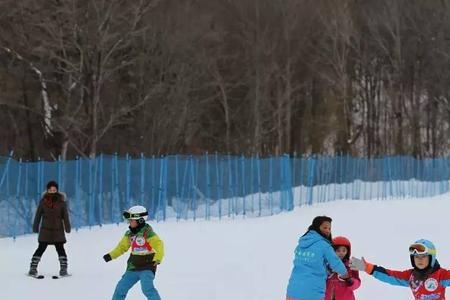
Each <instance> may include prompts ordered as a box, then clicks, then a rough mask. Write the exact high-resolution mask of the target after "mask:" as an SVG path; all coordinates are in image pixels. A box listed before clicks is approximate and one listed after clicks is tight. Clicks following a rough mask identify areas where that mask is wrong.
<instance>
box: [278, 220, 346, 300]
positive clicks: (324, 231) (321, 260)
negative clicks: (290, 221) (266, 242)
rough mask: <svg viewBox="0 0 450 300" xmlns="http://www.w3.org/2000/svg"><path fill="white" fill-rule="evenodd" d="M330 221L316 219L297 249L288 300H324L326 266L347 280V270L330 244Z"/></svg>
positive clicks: (301, 238)
mask: <svg viewBox="0 0 450 300" xmlns="http://www.w3.org/2000/svg"><path fill="white" fill-rule="evenodd" d="M331 221H332V220H331V218H330V217H327V216H318V217H315V218H314V220H313V222H312V224H311V225H310V226H309V228H308V231H307V232H306V233H305V234H304V235H303V236H301V237H300V239H299V241H298V245H297V247H296V248H295V253H294V254H295V256H294V267H293V269H292V273H291V277H290V278H289V284H288V287H287V293H286V300H323V298H324V297H325V287H326V280H327V267H328V268H330V269H331V270H332V271H334V272H336V273H338V274H339V276H341V278H342V279H343V280H345V279H346V278H347V277H348V275H347V269H346V268H345V265H344V264H343V263H342V261H341V260H340V259H339V257H338V256H337V255H336V253H335V252H334V249H333V246H332V244H331Z"/></svg>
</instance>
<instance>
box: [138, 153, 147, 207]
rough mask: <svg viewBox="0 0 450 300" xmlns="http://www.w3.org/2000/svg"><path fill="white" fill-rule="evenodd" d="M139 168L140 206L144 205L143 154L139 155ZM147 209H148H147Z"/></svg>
mask: <svg viewBox="0 0 450 300" xmlns="http://www.w3.org/2000/svg"><path fill="white" fill-rule="evenodd" d="M140 167H141V172H140V174H141V182H140V183H141V184H140V186H141V196H140V198H141V199H139V203H140V205H145V200H144V199H145V160H144V153H141V159H140ZM147 209H148V208H147Z"/></svg>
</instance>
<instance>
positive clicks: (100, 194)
mask: <svg viewBox="0 0 450 300" xmlns="http://www.w3.org/2000/svg"><path fill="white" fill-rule="evenodd" d="M99 164H100V167H99V178H98V179H99V181H98V193H97V199H98V223H99V225H100V226H102V224H103V154H100V163H99Z"/></svg>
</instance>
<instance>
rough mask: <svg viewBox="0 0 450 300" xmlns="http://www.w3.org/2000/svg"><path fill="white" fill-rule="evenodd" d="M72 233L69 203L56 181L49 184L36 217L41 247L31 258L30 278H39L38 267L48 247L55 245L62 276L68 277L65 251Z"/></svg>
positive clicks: (36, 227) (35, 222) (34, 226)
mask: <svg viewBox="0 0 450 300" xmlns="http://www.w3.org/2000/svg"><path fill="white" fill-rule="evenodd" d="M64 230H65V232H67V233H70V220H69V213H68V210H67V203H66V199H65V196H64V194H63V193H60V192H59V191H58V184H57V183H56V182H55V181H50V182H49V183H47V191H46V192H45V193H44V194H43V196H42V199H41V201H40V202H39V206H38V208H37V210H36V215H35V217H34V223H33V232H35V233H39V238H38V242H39V246H38V248H37V250H36V251H35V252H34V254H33V257H32V258H31V264H30V271H29V272H28V274H29V275H30V276H37V274H38V272H37V266H38V264H39V261H40V260H41V256H42V254H43V253H44V251H45V249H47V246H48V245H55V248H56V252H58V257H59V263H60V266H61V269H60V271H59V275H60V276H67V275H68V274H67V255H66V251H65V250H64V243H65V242H66V236H65V234H64Z"/></svg>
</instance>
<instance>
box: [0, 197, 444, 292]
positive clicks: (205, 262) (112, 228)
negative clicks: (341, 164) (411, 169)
mask: <svg viewBox="0 0 450 300" xmlns="http://www.w3.org/2000/svg"><path fill="white" fill-rule="evenodd" d="M449 198H450V195H449V194H446V195H442V196H438V197H434V198H427V199H398V200H390V201H337V202H330V203H323V204H318V205H314V206H307V207H297V208H296V209H295V210H294V211H292V212H289V213H283V214H279V215H275V216H270V217H261V218H246V219H244V218H242V217H241V216H238V217H235V218H234V219H222V220H211V221H195V222H194V221H179V222H177V221H175V220H169V221H167V222H161V223H153V224H152V223H151V225H152V226H153V227H154V230H155V231H156V232H157V233H158V234H159V235H160V237H161V238H162V239H163V240H164V242H165V247H166V257H165V260H164V261H163V263H162V265H161V266H160V268H159V270H158V272H157V276H156V280H155V284H156V287H157V289H158V290H159V292H160V294H161V297H162V299H163V300H177V299H185V300H275V299H279V300H281V299H284V297H285V289H286V285H287V281H288V278H289V275H290V271H291V267H292V259H293V251H294V248H295V246H296V244H297V240H298V237H299V236H300V235H302V234H303V233H304V232H305V230H306V228H307V226H308V225H309V224H310V222H311V220H312V218H313V217H314V216H316V215H323V214H325V215H329V216H331V217H332V218H333V228H332V232H333V235H334V236H337V235H345V236H347V237H348V238H350V240H351V242H352V244H353V245H352V246H353V254H354V255H355V256H361V255H362V256H364V257H365V258H366V259H367V260H368V261H370V262H373V263H376V264H380V265H382V266H384V267H389V268H398V269H406V268H409V267H410V262H409V257H408V251H407V249H408V245H409V244H410V243H411V242H413V241H414V240H416V239H418V238H427V239H430V240H431V241H433V242H434V243H435V245H436V247H437V252H438V253H437V258H438V260H439V262H440V263H441V266H443V267H448V268H450V234H449V233H448V229H449V225H448V221H447V220H448V215H449V213H450V199H449ZM126 229H127V225H126V224H125V223H121V224H119V225H118V226H117V225H107V226H103V227H92V228H91V229H89V228H84V229H81V230H79V231H78V232H72V233H71V234H69V235H67V238H68V243H67V244H66V250H67V253H68V258H69V272H71V273H73V276H72V277H69V278H63V279H59V280H53V279H51V278H50V276H51V275H52V274H56V273H57V271H58V269H59V266H58V262H57V255H56V251H55V249H54V247H53V246H50V247H49V248H48V249H47V251H46V253H45V254H44V256H43V258H42V261H41V263H40V265H39V271H40V273H42V274H44V275H46V276H47V277H46V278H45V279H42V280H37V279H34V278H30V277H27V276H25V273H26V272H27V270H28V266H29V261H30V258H31V255H32V254H33V252H34V250H35V249H36V247H37V235H27V236H21V237H18V238H17V239H16V240H15V241H13V240H12V239H10V238H4V239H0V283H1V296H0V298H1V299H17V300H27V299H33V300H38V299H45V300H57V299H58V300H59V299H64V300H80V299H89V300H91V299H92V300H97V299H98V300H106V299H111V296H112V293H113V291H114V287H115V285H116V283H117V281H118V280H119V279H120V277H121V275H122V274H123V272H124V270H125V266H126V259H127V257H128V256H127V255H124V256H122V257H120V258H119V259H116V260H113V261H111V262H109V263H105V262H104V261H103V259H102V256H103V255H104V254H105V253H107V252H109V251H110V250H111V249H113V247H114V246H115V245H116V244H117V243H118V241H119V239H120V238H121V237H122V235H123V233H124V232H125V230H126ZM361 278H362V286H361V288H360V289H358V290H357V292H356V296H357V299H364V300H379V299H400V300H402V299H412V296H411V292H410V291H409V289H408V288H402V287H394V286H389V285H387V284H384V283H381V282H379V281H377V280H375V279H374V278H372V277H370V276H368V275H366V274H361ZM127 299H134V300H139V299H145V297H144V296H143V295H142V293H141V291H140V286H139V284H137V285H136V286H135V287H133V289H132V290H131V291H130V293H129V294H128V297H127Z"/></svg>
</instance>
